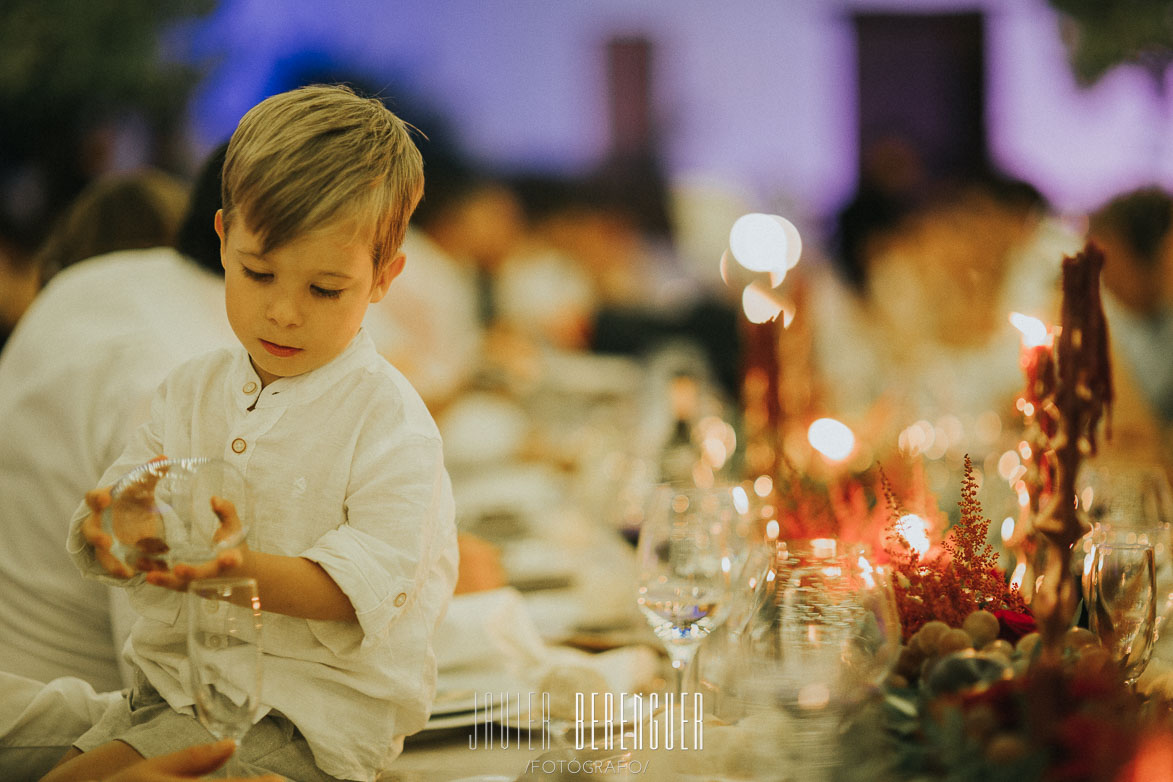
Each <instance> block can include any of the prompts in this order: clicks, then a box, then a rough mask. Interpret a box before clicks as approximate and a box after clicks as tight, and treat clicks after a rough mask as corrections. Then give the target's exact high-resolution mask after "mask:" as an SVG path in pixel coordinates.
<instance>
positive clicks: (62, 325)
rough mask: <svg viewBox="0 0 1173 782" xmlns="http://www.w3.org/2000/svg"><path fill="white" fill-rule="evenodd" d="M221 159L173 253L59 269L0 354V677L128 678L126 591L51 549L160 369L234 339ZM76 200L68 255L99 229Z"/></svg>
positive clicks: (211, 164) (206, 177)
mask: <svg viewBox="0 0 1173 782" xmlns="http://www.w3.org/2000/svg"><path fill="white" fill-rule="evenodd" d="M223 159H224V156H223V148H221V149H220V150H219V151H218V152H217V153H216V154H214V155H213V156H212V157H211V158H210V159H209V160H208V162H207V164H206V165H205V166H204V167H203V169H202V171H201V172H200V175H199V177H198V178H197V180H196V182H195V185H194V188H193V192H192V198H191V202H190V204H189V206H188V210H187V215H186V217H185V219H184V221H183V224H182V226H181V227H180V229H179V235H180V240H181V241H180V244H179V246H178V248H177V249H172V248H170V247H167V246H159V247H154V248H151V249H139V250H125V251H119V252H107V253H106V254H105V255H102V256H100V257H97V258H93V259H89V260H83V261H80V262H77V263H68V264H67V265H66V268H64V269H63V270H62V271H61V272H60V273H59V274H56V275H55V276H53V278H52V279H51V280H50V281H49V282H48V284H47V285H46V286H45V287H44V289H43V290H41V292H40V293H39V294H38V295H37V297H36V299H34V301H33V302H32V304H31V306H30V307H29V309H28V311H27V312H26V313H25V314H24V316H23V318H22V319H21V322H20V325H19V326H18V327H17V329H16V331H15V333H14V334H13V335H12V338H11V339H10V341H9V343H8V345H7V347H6V348H5V349H4V352H3V353H2V354H0V534H2V535H3V537H4V545H3V546H0V594H4V595H5V596H6V599H5V600H3V601H0V670H3V671H7V672H10V673H14V674H21V675H23V676H28V677H31V678H33V679H36V680H39V681H42V682H48V681H50V680H51V679H54V678H57V677H60V676H77V677H80V678H82V679H84V680H85V681H86V682H88V683H89V684H90V685H92V686H93V687H95V688H97V689H98V690H103V691H104V690H118V689H121V688H122V687H123V686H127V685H129V684H130V680H129V678H128V675H127V673H128V672H127V671H120V669H119V652H120V651H121V648H122V642H123V641H124V640H125V639H126V635H127V633H128V632H129V629H130V621H131V618H132V614H131V612H130V610H129V606H128V605H127V604H126V598H125V595H124V594H123V591H122V590H120V589H111V588H110V587H107V586H105V585H103V584H100V583H98V582H96V581H90V580H87V579H83V578H82V577H81V576H80V575H79V574H78V573H77V570H76V568H74V567H72V565H71V563H70V562H69V558H68V556H67V555H66V553H65V549H64V546H63V545H62V541H64V540H65V535H66V532H67V530H68V527H69V519H70V516H71V515H72V514H73V512H74V510H75V509H76V508H77V498H78V497H79V496H81V495H82V494H83V493H84V492H85V491H87V490H88V489H90V488H92V487H93V486H95V485H96V484H97V481H98V478H99V477H100V476H101V474H102V472H103V471H104V470H105V469H106V467H107V466H109V464H110V463H111V462H112V461H113V460H114V459H115V458H116V457H117V456H118V454H119V453H121V452H122V449H123V448H124V447H125V445H126V443H127V441H128V440H129V438H130V435H131V433H132V432H133V431H134V430H135V428H136V427H137V426H138V425H139V424H140V423H141V422H142V421H143V420H145V418H146V413H147V409H148V407H147V403H148V400H149V399H150V396H151V394H152V393H153V392H154V390H155V388H156V387H157V386H158V385H159V383H160V382H161V381H162V379H163V378H164V377H165V376H166V374H167V372H168V371H169V370H170V369H171V368H173V367H175V366H177V365H178V364H179V363H181V362H183V361H185V360H187V359H188V358H191V357H193V356H196V355H198V354H200V353H203V352H205V351H208V350H211V349H213V348H216V347H221V346H225V345H229V344H232V342H233V339H232V331H231V329H229V327H228V321H227V319H226V318H225V316H224V304H223V301H224V282H223V278H222V274H223V268H222V267H221V266H220V258H219V243H218V239H217V237H216V232H215V230H214V229H213V226H212V221H213V215H214V214H215V212H216V209H218V208H219V204H220V192H219V182H220V166H221V165H222V163H223ZM102 187H103V188H104V191H105V192H109V189H108V188H106V186H105V185H103V186H102ZM132 189H133V188H132ZM89 203H90V206H89V207H88V208H86V209H84V210H83V209H75V210H74V211H73V213H72V216H71V218H70V219H69V220H67V221H66V226H68V227H71V228H72V229H73V230H74V231H75V232H76V234H75V236H74V237H73V238H68V239H66V238H62V239H55V240H51V242H50V244H53V245H55V246H57V247H59V248H65V247H77V246H80V244H81V243H82V242H80V241H79V240H78V239H77V237H78V236H83V235H84V236H89V237H95V236H98V235H100V234H103V230H102V229H101V228H100V227H92V226H89V227H87V226H86V225H85V224H84V223H82V222H79V221H78V217H79V216H80V215H83V214H84V215H88V216H89V217H90V218H91V219H99V218H101V217H102V216H103V215H104V210H103V209H101V208H99V207H98V206H97V202H96V201H94V200H93V199H92V198H91V199H90V201H89ZM121 203H123V205H124V206H125V205H126V202H125V201H121ZM133 219H134V215H133V214H122V215H119V216H118V218H117V220H118V221H120V222H122V223H128V222H133ZM173 233H174V229H171V230H170V231H168V232H167V234H168V235H170V234H173ZM208 236H210V237H211V241H212V242H213V252H211V253H210V254H209V253H208V252H207V246H208ZM159 238H160V239H162V236H161V235H160V236H159ZM90 246H91V247H101V249H104V250H111V249H113V248H112V247H111V245H110V244H109V243H108V242H107V241H103V242H102V243H99V244H93V243H91V244H90ZM53 257H55V258H59V259H64V258H66V257H69V256H64V255H59V254H57V253H54V254H53ZM70 260H74V259H73V258H72V257H70Z"/></svg>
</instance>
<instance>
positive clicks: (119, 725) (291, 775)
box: [74, 671, 336, 782]
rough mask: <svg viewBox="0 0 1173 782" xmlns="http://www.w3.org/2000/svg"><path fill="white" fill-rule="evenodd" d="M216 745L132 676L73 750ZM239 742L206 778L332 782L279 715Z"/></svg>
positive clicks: (164, 750) (143, 751) (147, 752)
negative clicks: (122, 692) (115, 701)
mask: <svg viewBox="0 0 1173 782" xmlns="http://www.w3.org/2000/svg"><path fill="white" fill-rule="evenodd" d="M215 740H216V737H215V736H213V735H212V734H211V733H209V732H208V730H207V728H205V727H204V726H203V725H201V724H200V721H199V720H197V719H196V718H195V717H192V716H189V715H187V714H181V713H179V712H177V711H175V710H174V709H172V708H171V707H170V706H169V705H168V704H167V702H166V701H165V700H163V697H162V696H161V695H159V693H158V691H157V690H156V689H155V688H154V687H152V686H151V684H150V682H148V681H147V680H146V677H145V676H143V674H142V672H141V671H137V672H136V675H135V685H134V687H133V688H132V689H131V690H130V691H129V694H128V695H126V696H124V697H123V699H122V702H121V703H120V704H117V705H115V706H112V707H111V708H109V709H107V710H106V713H105V714H104V715H103V716H102V718H101V719H100V720H99V721H98V723H97V724H96V725H94V727H92V728H90V729H89V730H88V731H86V732H85V733H83V734H82V735H81V737H80V738H79V739H78V740H77V741H75V742H74V746H75V747H77V748H78V749H80V750H81V751H82V752H88V751H90V750H92V749H95V748H97V747H100V746H102V745H103V744H107V743H109V742H111V741H122V742H124V743H126V744H129V745H130V746H131V747H132V748H133V749H134V750H135V751H136V752H138V753H139V754H140V755H142V756H143V757H144V758H153V757H157V756H158V755H166V754H168V753H170V752H176V751H178V750H181V749H184V748H186V747H190V746H192V745H194V744H204V743H207V742H211V741H215ZM238 743H239V747H238V748H237V750H236V752H235V753H234V754H233V755H232V757H231V758H229V760H228V763H227V764H226V765H225V766H224V767H223V768H222V769H220V770H219V772H218V773H216V774H213V775H211V776H212V777H213V778H216V777H225V776H233V777H250V776H259V775H261V774H280V775H281V776H283V777H286V778H288V779H292V780H295V781H296V782H336V780H335V778H334V777H332V776H329V775H328V774H325V773H323V772H322V771H321V770H320V769H319V768H318V767H317V765H316V764H315V763H314V756H313V753H312V752H311V751H310V748H309V744H308V743H306V740H305V736H303V735H302V734H301V731H299V730H298V729H297V728H296V727H295V726H294V724H293V723H292V722H290V721H289V720H288V719H286V717H285V716H284V715H283V714H281V713H280V712H277V711H271V712H269V713H268V714H267V715H266V716H265V717H264V718H263V719H262V720H261V721H260V722H258V723H257V724H256V725H253V726H252V728H250V729H249V732H248V733H246V734H245V735H244V738H243V739H241V740H240V742H238Z"/></svg>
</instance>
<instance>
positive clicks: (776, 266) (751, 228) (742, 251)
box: [729, 212, 802, 282]
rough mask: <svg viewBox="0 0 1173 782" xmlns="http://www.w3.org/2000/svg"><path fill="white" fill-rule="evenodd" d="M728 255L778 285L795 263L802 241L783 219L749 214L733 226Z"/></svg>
mask: <svg viewBox="0 0 1173 782" xmlns="http://www.w3.org/2000/svg"><path fill="white" fill-rule="evenodd" d="M729 251H730V252H731V253H732V255H733V258H734V259H735V260H736V261H737V262H738V263H739V264H740V265H742V266H744V267H745V268H746V269H749V270H750V271H755V272H771V273H773V276H777V277H778V282H781V275H784V274H785V273H786V271H787V270H788V269H791V268H793V267H794V265H795V264H796V263H798V258H799V256H800V255H801V254H802V239H801V237H800V236H799V234H798V229H797V228H795V227H794V225H793V224H792V223H791V222H790V221H789V220H787V219H786V218H784V217H779V216H778V215H768V214H762V213H760V212H751V213H750V214H746V215H742V216H741V217H739V218H737V221H736V222H734V223H733V228H731V229H730V231H729ZM779 272H781V275H780V274H779Z"/></svg>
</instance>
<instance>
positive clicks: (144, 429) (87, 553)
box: [65, 387, 166, 587]
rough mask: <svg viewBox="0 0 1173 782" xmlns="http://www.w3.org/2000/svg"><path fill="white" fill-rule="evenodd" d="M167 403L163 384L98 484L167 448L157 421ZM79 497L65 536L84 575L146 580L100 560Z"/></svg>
mask: <svg viewBox="0 0 1173 782" xmlns="http://www.w3.org/2000/svg"><path fill="white" fill-rule="evenodd" d="M165 404H166V401H165V394H164V392H163V388H162V387H160V389H159V390H158V391H157V392H156V393H155V395H154V396H153V397H152V399H151V415H150V418H149V419H148V420H147V421H146V422H144V423H143V424H142V425H140V426H139V427H138V428H137V429H136V430H135V432H134V434H133V435H132V436H131V438H130V441H129V442H128V443H127V445H126V447H125V448H124V449H123V451H122V454H121V455H120V456H119V457H118V459H117V460H115V462H114V463H113V464H111V465H110V466H109V467H107V468H106V471H105V472H104V473H102V477H101V478H100V479H98V485H97V486H96V487H95V488H99V487H110V486H113V485H114V484H115V483H116V482H117V481H118V479H119V478H121V477H122V476H123V475H125V474H126V473H128V472H130V471H131V470H132V469H134V468H135V467H137V466H139V465H140V464H144V463H146V462H148V461H150V460H151V459H153V458H154V457H156V456H158V455H159V454H161V453H162V452H163V441H162V438H161V437H160V435H159V434H158V430H159V425H158V424H157V422H161V421H162V420H163V415H164V408H165ZM79 499H81V502H80V504H79V505H78V507H77V510H75V511H74V513H73V519H72V520H71V521H70V524H69V534H68V536H67V537H66V540H65V549H66V551H68V552H69V556H70V558H71V559H72V560H73V563H74V565H76V566H77V568H78V570H80V571H81V573H82V575H84V576H87V577H89V578H94V579H96V580H98V581H101V582H103V583H106V584H110V585H112V586H123V587H124V586H134V585H137V584H140V583H143V581H144V579H143V576H142V574H141V573H140V574H138V575H136V576H134V577H133V578H130V579H124V578H115V577H114V576H111V575H109V574H108V573H107V572H106V570H105V569H104V568H103V567H102V566H101V565H99V564H98V560H97V558H96V557H95V556H94V549H93V547H92V546H91V545H90V544H89V543H88V542H87V541H86V539H85V536H84V535H82V532H81V525H82V522H83V521H85V519H86V517H87V516H89V515H90V509H89V506H88V505H86V502H85V498H84V497H83V498H79Z"/></svg>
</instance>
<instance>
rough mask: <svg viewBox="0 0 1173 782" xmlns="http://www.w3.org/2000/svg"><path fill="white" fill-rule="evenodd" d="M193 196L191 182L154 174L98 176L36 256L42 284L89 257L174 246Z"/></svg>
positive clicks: (142, 171)
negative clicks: (190, 196)
mask: <svg viewBox="0 0 1173 782" xmlns="http://www.w3.org/2000/svg"><path fill="white" fill-rule="evenodd" d="M188 197H189V192H188V186H187V183H185V182H183V181H181V180H179V179H177V178H175V177H173V176H171V175H170V174H167V173H164V172H162V171H157V170H155V169H143V170H140V171H132V172H130V173H126V174H109V175H106V176H102V177H99V178H98V179H96V180H94V181H93V182H91V183H90V184H89V185H88V186H87V187H86V188H85V189H84V190H83V191H82V192H81V194H80V195H78V197H77V200H75V201H74V202H73V203H72V204H71V205H70V207H69V209H68V210H67V211H66V212H65V214H64V215H63V216H62V217H61V219H60V220H59V222H58V224H57V226H56V227H55V229H54V230H53V232H52V233H50V234H49V238H48V239H46V240H45V243H44V245H42V246H41V248H40V249H39V250H38V251H37V256H36V262H37V266H38V268H39V269H40V275H41V284H42V285H44V284H45V283H47V282H48V281H49V280H51V279H52V278H53V275H55V274H57V273H58V272H60V271H61V270H62V269H64V268H66V267H68V266H71V265H73V264H75V263H77V262H78V261H84V260H86V259H88V258H94V257H96V256H99V255H105V254H106V253H111V252H116V251H119V250H145V249H147V248H150V247H169V246H171V245H173V244H174V243H175V235H176V233H177V232H178V230H179V226H180V224H181V223H182V222H183V216H184V212H185V210H186V208H187V203H188Z"/></svg>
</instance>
